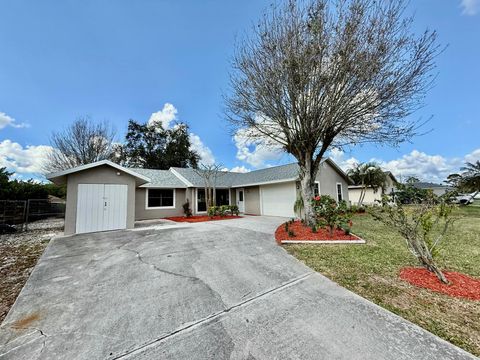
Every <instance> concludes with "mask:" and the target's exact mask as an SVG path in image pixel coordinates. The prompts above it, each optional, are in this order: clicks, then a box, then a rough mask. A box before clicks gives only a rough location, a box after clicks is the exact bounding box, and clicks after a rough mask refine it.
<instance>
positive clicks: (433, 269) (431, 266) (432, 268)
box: [422, 261, 449, 284]
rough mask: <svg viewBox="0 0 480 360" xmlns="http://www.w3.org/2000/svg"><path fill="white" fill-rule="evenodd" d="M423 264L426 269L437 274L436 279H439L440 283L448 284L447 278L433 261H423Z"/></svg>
mask: <svg viewBox="0 0 480 360" xmlns="http://www.w3.org/2000/svg"><path fill="white" fill-rule="evenodd" d="M422 262H423V261H422ZM424 266H425V268H426V269H427V270H428V271H430V272H432V273H434V274H435V275H436V276H437V278H438V280H440V281H441V282H442V283H444V284H449V281H448V280H447V278H446V277H445V275H444V274H443V272H442V271H441V270H440V269H439V268H438V267H437V265H435V263H433V262H431V263H430V264H426V263H425V262H424Z"/></svg>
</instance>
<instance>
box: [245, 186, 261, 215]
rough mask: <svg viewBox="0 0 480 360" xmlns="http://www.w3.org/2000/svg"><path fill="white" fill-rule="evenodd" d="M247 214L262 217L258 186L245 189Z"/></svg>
mask: <svg viewBox="0 0 480 360" xmlns="http://www.w3.org/2000/svg"><path fill="white" fill-rule="evenodd" d="M244 189H245V213H246V214H252V215H260V188H259V187H258V186H249V187H245V188H244Z"/></svg>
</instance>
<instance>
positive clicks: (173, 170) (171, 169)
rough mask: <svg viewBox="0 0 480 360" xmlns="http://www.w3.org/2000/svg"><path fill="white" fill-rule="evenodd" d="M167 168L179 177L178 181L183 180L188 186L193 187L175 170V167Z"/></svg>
mask: <svg viewBox="0 0 480 360" xmlns="http://www.w3.org/2000/svg"><path fill="white" fill-rule="evenodd" d="M168 170H169V171H171V172H172V174H173V175H175V176H176V177H177V178H179V179H180V181H181V182H183V183H184V184H185V185H187V186H188V187H194V186H193V184H192V183H191V182H190V181H188V180H187V179H186V178H185V177H184V176H182V175H180V173H179V172H178V171H176V170H175V169H173V168H170V169H168Z"/></svg>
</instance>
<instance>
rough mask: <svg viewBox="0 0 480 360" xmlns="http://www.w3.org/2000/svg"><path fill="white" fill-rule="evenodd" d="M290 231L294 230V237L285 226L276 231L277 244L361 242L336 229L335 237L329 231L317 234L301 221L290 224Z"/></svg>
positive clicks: (322, 230) (323, 230)
mask: <svg viewBox="0 0 480 360" xmlns="http://www.w3.org/2000/svg"><path fill="white" fill-rule="evenodd" d="M288 229H289V230H293V233H294V234H295V236H294V237H291V236H288V232H287V231H285V224H282V225H280V226H279V227H278V228H277V230H276V231H275V239H276V240H277V243H279V244H281V242H282V240H345V241H346V242H347V241H349V240H359V239H360V238H359V237H357V236H355V235H352V234H350V235H346V234H345V232H344V231H343V230H339V229H335V231H334V232H333V237H332V236H331V235H330V231H329V230H327V229H318V230H317V232H316V233H314V232H312V229H311V228H310V227H309V226H305V225H303V224H302V222H301V221H298V220H297V221H295V222H294V223H293V224H288Z"/></svg>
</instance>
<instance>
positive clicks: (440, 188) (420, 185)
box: [412, 182, 452, 196]
mask: <svg viewBox="0 0 480 360" xmlns="http://www.w3.org/2000/svg"><path fill="white" fill-rule="evenodd" d="M412 186H414V187H416V188H417V189H425V190H432V191H433V193H434V194H435V195H437V196H442V195H443V194H445V193H446V192H448V191H450V190H452V187H450V186H447V185H442V184H435V183H429V182H416V183H413V184H412Z"/></svg>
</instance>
